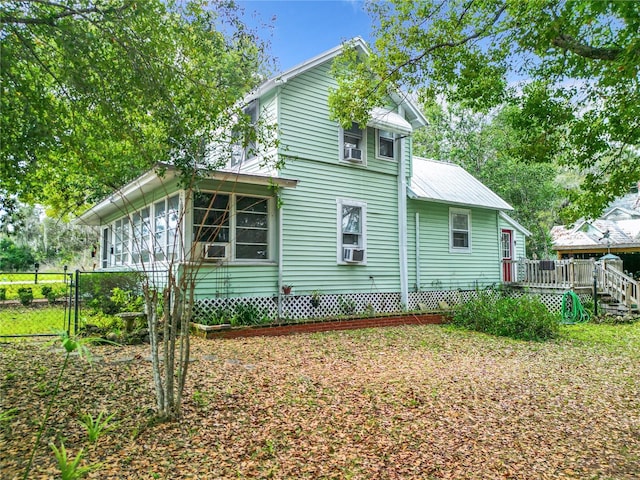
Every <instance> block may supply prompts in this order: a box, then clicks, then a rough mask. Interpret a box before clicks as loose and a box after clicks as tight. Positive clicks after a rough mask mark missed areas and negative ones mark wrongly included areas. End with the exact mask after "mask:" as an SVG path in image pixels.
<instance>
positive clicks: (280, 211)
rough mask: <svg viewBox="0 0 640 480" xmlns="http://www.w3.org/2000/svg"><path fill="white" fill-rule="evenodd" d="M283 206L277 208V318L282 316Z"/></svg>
mask: <svg viewBox="0 0 640 480" xmlns="http://www.w3.org/2000/svg"><path fill="white" fill-rule="evenodd" d="M283 208H284V207H283V206H282V205H281V206H280V207H279V208H278V291H277V292H276V295H277V296H278V318H282V295H281V294H280V292H282V277H283V272H284V266H283V260H284V259H283V254H284V247H283V245H282V225H283V224H284V222H283V221H282V217H283V216H284V215H283Z"/></svg>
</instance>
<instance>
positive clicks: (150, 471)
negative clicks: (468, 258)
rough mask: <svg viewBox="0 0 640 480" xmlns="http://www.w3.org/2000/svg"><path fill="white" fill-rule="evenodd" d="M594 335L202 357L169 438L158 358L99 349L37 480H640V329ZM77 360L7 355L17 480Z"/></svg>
mask: <svg viewBox="0 0 640 480" xmlns="http://www.w3.org/2000/svg"><path fill="white" fill-rule="evenodd" d="M595 327H597V326H595ZM595 327H589V329H588V330H585V331H584V332H578V335H575V334H573V335H572V337H571V338H564V339H562V340H557V341H554V342H548V343H526V342H516V341H512V340H508V339H497V338H492V337H489V336H485V335H481V334H474V333H465V332H461V331H455V330H452V329H450V328H448V327H444V326H433V325H427V326H408V327H398V328H380V329H372V330H358V331H348V332H339V333H323V334H311V335H296V336H290V337H276V338H251V339H236V340H220V341H211V340H209V341H207V340H197V339H194V341H193V353H192V357H193V358H194V362H193V363H192V364H191V367H190V377H189V382H188V391H187V393H186V400H185V403H184V419H183V421H182V422H180V423H163V424H154V423H153V422H151V421H150V419H151V418H152V417H151V411H150V407H152V405H153V397H152V384H151V375H150V364H149V362H148V361H146V360H145V357H146V356H147V355H148V347H147V346H139V347H94V348H93V349H92V350H93V352H94V354H96V355H97V356H98V357H99V361H98V362H95V363H94V364H93V365H89V364H87V363H86V362H84V361H82V360H81V359H78V358H75V359H74V360H73V362H72V363H71V365H70V368H69V370H68V371H67V373H66V375H65V381H64V384H63V386H62V391H61V393H60V395H59V397H58V399H57V401H56V403H55V406H54V409H53V412H52V415H51V418H50V420H49V422H48V425H49V428H48V430H47V432H46V435H45V437H44V438H43V441H42V446H41V448H40V449H39V451H38V454H37V456H36V459H35V468H34V471H33V475H32V478H54V477H55V475H56V468H55V460H54V457H53V455H52V453H51V450H50V449H49V447H48V446H47V445H48V444H49V443H50V442H52V441H57V442H59V440H60V439H61V438H64V442H65V445H66V447H67V449H68V450H69V452H70V453H71V454H73V455H75V454H76V453H77V452H78V451H79V450H80V448H82V447H84V448H85V458H84V460H83V464H89V463H101V467H100V469H99V470H96V471H94V472H92V473H91V474H90V475H89V478H99V479H112V478H113V479H127V478H131V479H147V478H148V479H153V478H168V479H183V478H201V479H225V478H279V479H285V478H286V479H330V478H331V479H348V478H354V479H428V478H433V479H437V478H454V479H492V478H518V479H539V478H540V479H542V478H549V479H556V478H576V479H577V478H580V479H582V478H602V479H631V478H639V477H640V351H639V350H640V349H639V348H638V346H639V345H640V324H636V325H634V326H626V327H604V326H603V327H602V328H606V329H611V328H618V330H614V331H613V333H611V332H612V331H611V330H607V332H608V333H607V335H609V336H610V337H611V336H612V337H613V339H612V340H611V339H610V340H607V341H606V342H600V341H599V340H598V334H596V335H595V337H593V338H591V337H590V335H593V328H595ZM574 328H576V329H580V328H586V327H574ZM574 333H575V332H574ZM578 337H580V338H581V339H580V340H578V339H577V338H578ZM63 358H64V356H63V354H62V353H60V352H59V351H54V350H53V349H52V347H51V346H43V345H34V344H4V345H1V346H0V368H1V377H0V380H1V382H2V385H1V388H2V390H1V394H2V397H1V407H2V410H3V411H6V410H7V409H10V408H17V411H16V413H15V416H14V417H13V418H11V419H10V420H8V421H4V422H3V423H2V424H1V425H0V441H1V445H0V457H1V458H0V472H1V474H0V476H1V477H2V478H21V472H22V471H23V468H24V465H25V463H26V459H27V458H28V455H29V449H30V447H31V446H32V445H33V441H34V438H35V434H36V430H37V426H38V424H39V421H40V419H41V418H42V415H43V412H44V410H45V408H46V402H47V400H48V398H49V396H48V395H49V393H50V392H51V389H52V386H53V384H54V381H55V377H56V375H57V372H58V371H59V368H60V366H61V364H62V361H63ZM100 411H105V412H107V413H109V414H111V413H114V414H115V416H114V418H113V422H115V423H114V424H115V428H114V429H113V430H111V431H109V432H107V433H105V434H104V435H102V436H101V437H100V438H99V439H98V441H97V442H96V443H95V444H92V445H89V444H88V441H87V435H86V432H85V431H84V429H83V428H82V426H81V425H80V423H79V421H78V420H79V418H80V416H81V415H82V414H83V413H90V414H91V415H93V416H94V417H95V416H96V415H97V414H98V413H99V412H100Z"/></svg>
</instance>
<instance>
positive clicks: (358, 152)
mask: <svg viewBox="0 0 640 480" xmlns="http://www.w3.org/2000/svg"><path fill="white" fill-rule="evenodd" d="M366 150H367V130H366V128H365V129H360V126H359V125H358V124H357V123H352V124H351V128H349V129H340V159H341V160H344V161H347V162H352V163H360V164H365V163H366Z"/></svg>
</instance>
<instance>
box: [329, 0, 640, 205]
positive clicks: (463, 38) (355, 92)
mask: <svg viewBox="0 0 640 480" xmlns="http://www.w3.org/2000/svg"><path fill="white" fill-rule="evenodd" d="M368 8H369V11H370V13H371V15H372V18H373V19H374V21H375V24H376V25H375V27H374V36H375V38H376V40H375V43H374V45H373V47H372V55H371V56H369V57H368V58H357V57H356V55H354V53H353V52H350V53H347V55H346V56H345V57H344V58H343V62H341V63H339V64H338V66H337V68H335V74H336V78H337V79H338V83H339V87H338V88H337V90H336V91H335V92H333V94H332V99H331V105H332V111H333V113H334V116H335V117H336V118H337V119H339V120H340V121H341V122H342V123H345V124H347V123H349V122H351V121H356V122H359V123H363V122H366V120H367V116H368V111H369V110H370V108H371V107H372V106H375V105H381V104H383V103H384V101H385V97H386V95H387V92H388V91H389V89H396V90H397V89H402V88H404V89H407V90H417V91H418V92H419V95H420V98H421V99H422V100H423V101H425V102H427V103H428V102H433V101H435V100H436V99H438V100H439V101H446V102H450V103H458V104H461V105H462V106H464V107H466V108H469V109H472V110H473V111H476V112H485V113H486V112H490V111H491V110H492V109H493V108H495V107H496V106H498V105H502V104H504V103H505V102H506V103H508V102H510V101H511V100H512V99H514V98H518V97H520V98H522V97H524V98H525V99H526V101H525V105H526V108H525V109H524V110H523V111H521V112H519V113H518V115H519V118H520V123H521V128H522V131H523V132H529V135H528V138H527V136H526V135H523V136H522V137H521V138H522V140H523V141H524V140H526V142H527V143H528V144H527V145H526V144H525V143H521V144H520V145H519V148H521V149H522V153H526V152H527V150H529V153H530V155H525V158H526V159H527V161H530V162H540V161H552V160H554V159H555V160H558V161H561V162H563V163H564V164H566V165H569V166H572V167H574V168H577V169H579V170H580V171H581V173H582V174H583V175H584V180H583V182H582V190H581V193H579V194H577V195H574V197H573V202H572V203H571V207H570V209H571V214H572V215H573V217H575V216H577V215H580V214H584V215H587V216H594V215H597V214H598V213H599V212H600V210H601V209H602V208H603V207H604V206H606V204H607V203H608V202H610V201H611V200H612V199H613V198H614V197H615V196H617V195H619V194H622V193H625V192H626V191H627V190H628V188H629V186H630V185H631V184H632V183H634V182H635V181H637V180H638V179H640V160H639V159H638V151H639V150H638V148H639V146H640V86H639V82H640V80H639V70H640V35H639V34H638V32H639V31H640V3H638V2H603V1H600V0H575V1H560V0H555V1H548V0H528V1H526V2H525V1H515V0H514V1H511V0H486V1H481V2H479V1H478V2H476V1H467V0H450V1H446V2H442V1H430V0H389V1H380V2H378V1H373V2H370V3H368ZM530 81H533V82H534V84H537V85H540V84H543V85H544V89H542V90H541V89H540V88H527V87H526V85H527V84H528V83H529V82H530ZM523 86H524V87H523ZM542 92H546V93H544V95H541V93H542ZM550 100H553V101H552V102H550ZM554 108H556V110H554ZM569 110H572V111H573V112H572V113H570V112H568V111H569ZM563 115H564V117H563ZM549 118H551V119H553V120H552V122H551V123H548V122H547V119H549ZM549 126H553V129H552V130H550V129H548V128H547V127H549ZM547 148H548V149H550V150H551V151H548V152H545V149H547ZM560 148H561V149H562V150H563V155H561V156H558V155H557V153H558V151H557V150H558V149H560Z"/></svg>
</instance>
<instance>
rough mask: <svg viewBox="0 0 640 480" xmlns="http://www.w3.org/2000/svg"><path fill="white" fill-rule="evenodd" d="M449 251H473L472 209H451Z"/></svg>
mask: <svg viewBox="0 0 640 480" xmlns="http://www.w3.org/2000/svg"><path fill="white" fill-rule="evenodd" d="M449 251H450V252H452V253H471V210H466V209H461V208H451V209H449Z"/></svg>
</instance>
